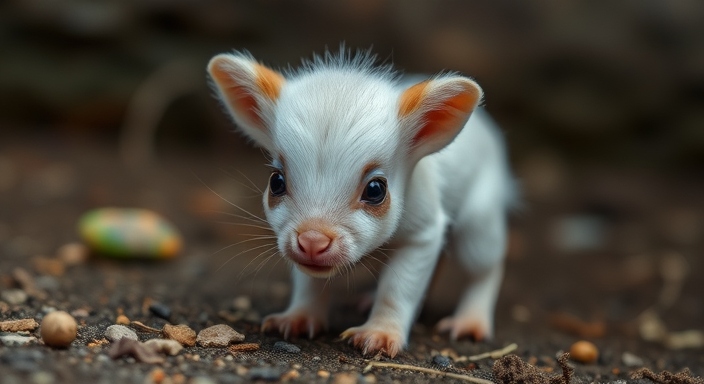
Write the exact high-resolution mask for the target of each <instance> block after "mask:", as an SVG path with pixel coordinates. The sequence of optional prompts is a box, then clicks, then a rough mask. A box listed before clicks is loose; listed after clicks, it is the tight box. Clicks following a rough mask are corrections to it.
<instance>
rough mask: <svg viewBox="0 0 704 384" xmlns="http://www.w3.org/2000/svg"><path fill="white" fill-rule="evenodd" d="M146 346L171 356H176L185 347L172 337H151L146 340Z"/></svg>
mask: <svg viewBox="0 0 704 384" xmlns="http://www.w3.org/2000/svg"><path fill="white" fill-rule="evenodd" d="M144 346H145V347H147V348H150V349H151V350H153V351H154V352H157V353H164V354H166V355H170V356H176V355H178V353H179V352H181V350H182V349H183V345H181V343H179V342H178V341H176V340H170V339H151V340H147V341H145V342H144Z"/></svg>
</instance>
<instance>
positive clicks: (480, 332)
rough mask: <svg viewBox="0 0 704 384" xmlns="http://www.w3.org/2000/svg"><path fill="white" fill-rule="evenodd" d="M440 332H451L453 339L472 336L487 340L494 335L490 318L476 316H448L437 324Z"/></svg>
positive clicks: (436, 327) (477, 339) (475, 338)
mask: <svg viewBox="0 0 704 384" xmlns="http://www.w3.org/2000/svg"><path fill="white" fill-rule="evenodd" d="M435 329H436V330H437V331H438V332H440V333H449V334H450V338H451V339H452V340H457V339H461V338H465V337H466V338H470V339H472V340H474V341H486V340H490V339H491V338H492V337H493V329H492V327H491V323H490V321H489V320H488V319H481V318H477V317H474V316H451V317H446V318H444V319H442V320H440V322H438V324H437V325H436V326H435Z"/></svg>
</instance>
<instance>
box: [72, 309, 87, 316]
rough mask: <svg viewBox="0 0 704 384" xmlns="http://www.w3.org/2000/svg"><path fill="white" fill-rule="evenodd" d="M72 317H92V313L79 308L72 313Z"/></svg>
mask: <svg viewBox="0 0 704 384" xmlns="http://www.w3.org/2000/svg"><path fill="white" fill-rule="evenodd" d="M71 316H73V317H88V316H90V311H88V310H87V309H85V308H78V309H74V310H73V311H71Z"/></svg>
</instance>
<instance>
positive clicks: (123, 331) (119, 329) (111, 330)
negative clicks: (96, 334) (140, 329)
mask: <svg viewBox="0 0 704 384" xmlns="http://www.w3.org/2000/svg"><path fill="white" fill-rule="evenodd" d="M123 337H126V338H128V339H131V340H139V337H137V333H136V332H135V331H133V330H131V329H129V328H127V327H125V326H124V325H119V324H116V325H111V326H109V327H108V329H106V330H105V338H106V339H108V340H110V341H112V342H116V341H119V340H120V339H122V338H123Z"/></svg>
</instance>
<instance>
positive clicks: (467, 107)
mask: <svg viewBox="0 0 704 384" xmlns="http://www.w3.org/2000/svg"><path fill="white" fill-rule="evenodd" d="M481 98H482V89H481V88H480V87H479V85H477V83H475V82H474V81H472V80H470V79H468V78H466V77H462V76H444V77H439V78H434V79H431V80H427V81H424V82H422V83H418V84H416V85H414V86H412V87H410V88H408V89H406V90H405V91H404V92H403V93H402V94H401V97H400V100H399V111H398V115H399V119H400V121H401V127H402V129H403V131H404V132H403V134H404V136H405V137H406V139H407V141H408V142H409V143H410V156H411V158H412V159H413V160H414V161H418V160H420V159H421V158H422V157H423V156H426V155H429V154H431V153H433V152H436V151H439V150H440V149H442V148H444V147H445V146H446V145H448V144H449V143H451V142H452V140H454V139H455V137H456V136H457V134H458V133H459V132H460V131H461V130H462V128H463V127H464V125H465V124H466V123H467V120H468V119H469V116H470V115H471V114H472V111H474V109H475V108H476V107H477V105H478V104H479V102H480V101H481Z"/></svg>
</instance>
